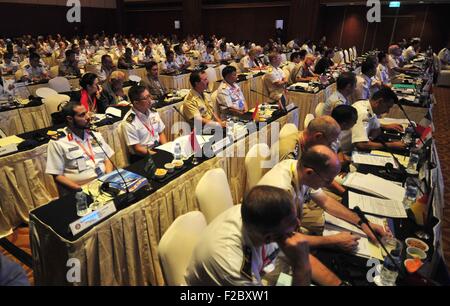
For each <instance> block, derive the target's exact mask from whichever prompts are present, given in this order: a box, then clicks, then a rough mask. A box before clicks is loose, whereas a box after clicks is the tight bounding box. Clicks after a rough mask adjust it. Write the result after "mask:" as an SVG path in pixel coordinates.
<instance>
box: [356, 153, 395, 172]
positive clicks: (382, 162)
mask: <svg viewBox="0 0 450 306" xmlns="http://www.w3.org/2000/svg"><path fill="white" fill-rule="evenodd" d="M352 161H353V163H355V164H361V165H371V166H379V167H384V166H386V164H388V163H391V164H392V165H393V166H394V168H396V169H397V168H398V166H397V164H396V162H395V160H394V158H393V157H392V156H381V155H375V154H367V153H360V152H353V154H352Z"/></svg>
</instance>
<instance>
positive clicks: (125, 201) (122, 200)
mask: <svg viewBox="0 0 450 306" xmlns="http://www.w3.org/2000/svg"><path fill="white" fill-rule="evenodd" d="M88 133H89V135H90V136H91V137H92V139H94V140H95V141H96V142H97V143H98V146H99V147H100V149H101V150H102V151H103V153H104V154H105V155H106V157H107V158H108V160H109V161H110V162H111V164H112V166H113V168H114V170H115V171H116V172H117V174H118V175H119V176H120V178H121V179H122V181H123V183H124V184H125V194H124V195H122V196H118V197H117V201H118V203H119V206H120V207H126V206H128V205H129V204H131V203H132V202H133V201H134V200H135V199H136V196H135V195H134V194H133V193H132V192H130V189H129V188H128V184H127V182H126V181H125V178H124V177H123V176H122V174H121V173H120V171H119V169H118V168H117V166H116V164H115V163H114V162H113V161H112V160H111V158H110V157H109V155H108V154H107V153H106V151H105V149H104V148H103V145H102V143H101V142H100V141H99V140H98V138H97V137H96V136H95V134H94V132H93V131H92V130H91V129H88ZM105 183H106V182H105Z"/></svg>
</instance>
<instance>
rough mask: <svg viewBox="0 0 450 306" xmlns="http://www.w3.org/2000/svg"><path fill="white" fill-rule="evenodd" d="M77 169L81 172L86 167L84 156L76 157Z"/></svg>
mask: <svg viewBox="0 0 450 306" xmlns="http://www.w3.org/2000/svg"><path fill="white" fill-rule="evenodd" d="M77 165H78V171H80V172H83V171H85V170H86V169H87V165H86V160H85V159H84V158H79V159H77Z"/></svg>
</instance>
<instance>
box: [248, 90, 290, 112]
mask: <svg viewBox="0 0 450 306" xmlns="http://www.w3.org/2000/svg"><path fill="white" fill-rule="evenodd" d="M250 91H251V92H254V93H256V94H258V95H261V96H263V97H265V98H268V99H270V102H276V103H277V104H278V107H279V108H280V109H281V110H282V111H283V112H284V113H285V114H286V113H287V110H286V106H285V105H283V103H280V101H277V100H274V99H272V98H271V97H269V96H268V95H266V94H263V93H262V92H259V91H257V90H254V89H250ZM283 97H284V95H283V96H282V97H281V98H282V99H283Z"/></svg>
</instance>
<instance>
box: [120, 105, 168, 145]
mask: <svg viewBox="0 0 450 306" xmlns="http://www.w3.org/2000/svg"><path fill="white" fill-rule="evenodd" d="M123 124H124V125H123V127H124V132H125V135H126V137H125V139H126V142H127V145H128V147H129V148H130V152H131V153H132V154H135V152H134V150H133V148H132V146H134V145H137V144H140V145H142V146H145V147H148V148H153V147H154V146H155V144H156V143H157V142H159V134H161V133H162V132H164V129H165V128H166V126H165V125H164V123H163V122H162V120H161V117H160V116H159V114H158V113H156V112H152V111H150V110H149V112H148V115H146V114H143V113H141V112H139V111H137V110H134V109H131V110H130V111H129V112H128V113H127V114H126V115H125V117H124V119H123ZM152 132H153V133H152Z"/></svg>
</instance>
